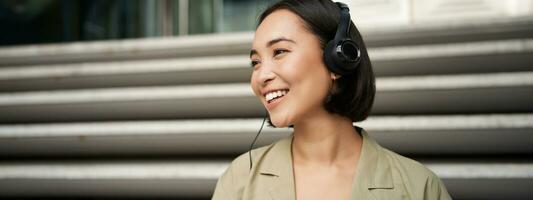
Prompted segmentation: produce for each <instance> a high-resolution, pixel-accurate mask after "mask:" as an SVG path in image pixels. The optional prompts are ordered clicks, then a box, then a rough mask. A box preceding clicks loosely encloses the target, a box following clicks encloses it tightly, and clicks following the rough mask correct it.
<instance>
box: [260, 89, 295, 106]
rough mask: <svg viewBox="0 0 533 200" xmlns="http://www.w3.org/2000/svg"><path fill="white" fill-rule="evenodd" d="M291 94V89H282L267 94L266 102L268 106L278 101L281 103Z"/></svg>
mask: <svg viewBox="0 0 533 200" xmlns="http://www.w3.org/2000/svg"><path fill="white" fill-rule="evenodd" d="M288 92H289V89H281V90H275V91H271V92H268V93H266V95H265V100H266V102H267V104H272V103H275V102H278V101H281V99H283V97H285V95H287V93H288Z"/></svg>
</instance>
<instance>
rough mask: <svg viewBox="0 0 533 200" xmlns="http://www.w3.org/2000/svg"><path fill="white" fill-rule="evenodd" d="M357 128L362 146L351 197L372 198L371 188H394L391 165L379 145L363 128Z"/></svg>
mask: <svg viewBox="0 0 533 200" xmlns="http://www.w3.org/2000/svg"><path fill="white" fill-rule="evenodd" d="M357 130H358V132H360V133H361V136H362V137H363V147H362V149H361V156H360V158H359V162H358V164H357V169H356V172H355V177H354V179H353V183H352V199H374V196H373V195H372V194H371V190H374V189H394V183H393V180H392V171H391V166H390V163H389V161H388V159H387V158H386V157H385V155H383V152H382V151H383V149H382V148H381V146H379V144H378V143H377V142H376V141H375V140H374V139H372V138H371V137H369V136H368V134H367V133H366V131H365V130H364V129H362V128H359V127H357ZM363 197H364V198H363Z"/></svg>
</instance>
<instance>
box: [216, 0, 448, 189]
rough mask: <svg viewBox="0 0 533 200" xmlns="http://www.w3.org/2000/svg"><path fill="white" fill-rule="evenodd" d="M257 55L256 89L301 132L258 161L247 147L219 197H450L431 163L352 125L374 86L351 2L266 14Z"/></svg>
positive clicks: (363, 114) (311, 3)
mask: <svg viewBox="0 0 533 200" xmlns="http://www.w3.org/2000/svg"><path fill="white" fill-rule="evenodd" d="M330 41H331V42H330ZM346 41H347V42H346ZM343 42H346V44H344V43H343ZM337 45H339V46H338V48H337ZM250 60H251V63H252V67H253V72H252V77H251V87H252V89H253V91H254V93H255V95H257V97H258V98H259V100H260V101H261V102H262V103H263V105H264V106H265V107H266V109H267V110H268V113H269V116H270V121H271V123H272V124H273V125H274V126H276V127H290V126H292V127H293V128H294V131H293V134H292V135H291V137H289V138H285V139H282V140H280V141H278V142H276V143H274V144H271V145H269V146H266V147H262V148H258V149H255V150H253V151H252V153H251V154H252V159H253V161H252V162H253V165H250V164H251V163H249V159H250V157H249V156H248V154H243V155H241V156H239V157H238V158H236V159H235V160H234V161H233V162H232V163H231V165H230V167H229V168H228V169H227V170H226V172H225V173H224V174H223V175H222V177H221V178H220V179H219V181H218V183H217V186H216V189H215V193H214V195H213V199H216V200H218V199H225V200H233V199H244V200H251V199H283V200H285V199H299V200H301V199H305V200H313V199H451V198H450V196H449V195H448V193H447V191H446V189H445V187H444V185H443V184H442V182H441V181H440V180H439V178H438V177H437V176H436V175H435V174H434V173H432V172H431V171H430V170H428V169H427V168H425V167H424V166H423V165H421V164H419V163H418V162H416V161H413V160H411V159H408V158H405V157H402V156H400V155H398V154H396V153H394V152H391V151H389V150H387V149H385V148H383V147H381V146H379V145H378V144H377V143H376V142H375V141H374V140H373V139H372V138H370V137H369V136H368V134H367V133H366V132H365V131H364V130H363V129H362V128H359V127H356V128H354V127H353V125H352V124H353V122H358V121H363V120H365V119H366V118H367V116H368V114H369V113H370V109H371V107H372V103H373V100H374V94H375V85H374V74H373V71H372V66H371V64H370V60H369V58H368V54H367V51H366V48H365V45H364V43H363V40H362V39H361V35H360V34H359V32H358V31H357V29H356V27H355V25H354V24H353V23H352V22H351V20H349V12H348V8H347V6H345V5H343V4H340V3H339V4H336V3H333V2H331V1H330V0H286V1H281V2H278V3H277V4H274V5H272V6H271V7H270V8H268V9H267V10H266V11H264V12H263V14H262V15H261V16H260V19H259V26H258V27H257V30H256V32H255V37H254V40H253V44H252V50H251V52H250ZM252 166H253V167H252ZM250 168H251V169H250Z"/></svg>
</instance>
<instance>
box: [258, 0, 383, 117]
mask: <svg viewBox="0 0 533 200" xmlns="http://www.w3.org/2000/svg"><path fill="white" fill-rule="evenodd" d="M282 9H285V10H288V11H291V12H292V13H294V14H296V15H298V16H299V17H300V18H301V19H302V20H303V22H304V24H305V28H306V29H307V30H308V31H309V32H310V33H312V34H314V35H315V36H317V38H318V39H319V41H320V46H321V48H322V49H324V47H325V46H326V44H327V43H328V41H330V40H332V39H333V38H334V37H335V33H336V31H337V26H338V24H339V19H340V9H339V7H338V6H337V4H335V3H334V2H332V1H331V0H282V1H279V2H277V3H275V4H273V5H271V6H269V7H268V8H267V9H266V10H265V11H263V13H262V14H261V15H260V16H259V20H258V26H259V25H260V24H261V22H263V20H264V19H265V18H266V17H267V16H268V15H270V14H272V13H273V12H274V11H277V10H282ZM350 37H351V39H352V40H353V41H354V42H355V43H356V44H357V45H358V46H359V48H360V50H361V62H360V64H359V66H358V67H357V68H356V71H355V72H354V73H352V74H349V75H343V76H341V77H340V78H339V79H337V80H336V81H335V85H334V86H335V88H334V90H333V91H335V92H333V93H331V94H330V95H331V96H330V97H328V98H327V99H326V100H325V102H324V107H325V109H326V110H327V111H328V112H330V113H336V114H338V115H341V116H344V117H347V118H349V119H351V120H352V121H353V122H359V121H363V120H365V119H366V118H367V117H368V115H369V114H370V111H371V109H372V105H373V103H374V96H375V94H376V86H375V77H374V72H373V70H372V64H371V63H370V59H369V57H368V52H367V49H366V46H365V43H364V42H363V38H362V37H361V34H360V33H359V30H357V27H356V26H355V24H354V23H353V22H352V21H350ZM269 124H270V125H272V123H271V122H270V121H269Z"/></svg>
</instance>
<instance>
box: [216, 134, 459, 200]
mask: <svg viewBox="0 0 533 200" xmlns="http://www.w3.org/2000/svg"><path fill="white" fill-rule="evenodd" d="M359 130H361V131H359V132H361V135H362V136H363V147H362V152H361V156H360V158H359V163H358V165H357V169H356V172H355V177H354V179H353V183H352V194H351V199H365V200H366V199H376V200H377V199H386V200H392V199H395V200H396V199H411V200H419V199H420V200H422V199H425V200H446V199H451V197H450V196H449V194H448V192H447V191H446V188H445V187H444V184H443V183H442V182H441V180H440V179H439V178H438V177H437V176H436V175H435V174H434V173H433V172H431V171H430V170H429V169H427V168H426V167H424V166H423V165H422V164H420V163H418V162H416V161H414V160H411V159H409V158H406V157H403V156H401V155H398V154H396V153H394V152H392V151H389V150H387V149H385V148H383V147H381V146H380V145H379V144H378V143H376V141H374V140H373V139H372V138H370V137H369V136H368V134H367V133H366V132H365V131H364V130H363V129H359ZM291 143H292V137H288V138H285V139H282V140H279V141H278V142H276V143H274V144H271V145H269V146H265V147H261V148H258V149H254V150H252V158H253V168H252V169H251V171H250V161H249V157H248V153H245V154H243V155H241V156H239V157H237V158H236V159H235V160H234V161H233V162H232V163H231V165H230V166H229V168H228V169H227V170H226V172H224V174H223V175H222V177H220V179H219V180H218V183H217V186H216V189H215V192H214V194H213V199H214V200H241V199H242V200H266V199H268V200H294V199H296V195H295V190H294V188H295V187H294V176H293V168H292V154H291Z"/></svg>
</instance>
